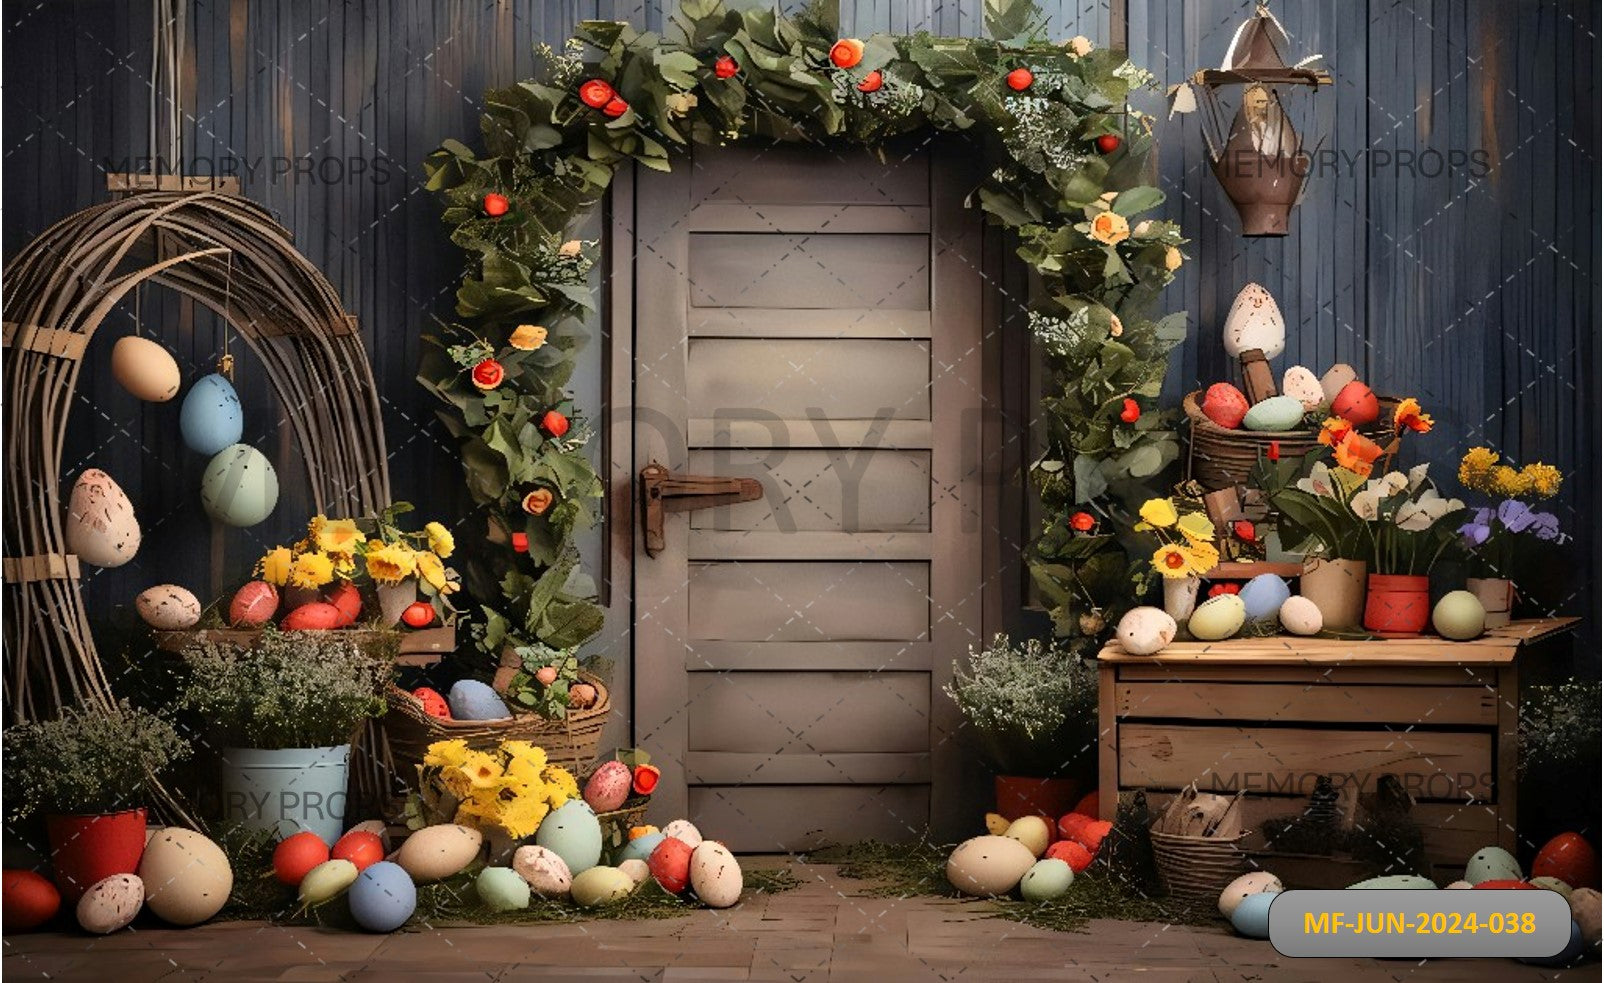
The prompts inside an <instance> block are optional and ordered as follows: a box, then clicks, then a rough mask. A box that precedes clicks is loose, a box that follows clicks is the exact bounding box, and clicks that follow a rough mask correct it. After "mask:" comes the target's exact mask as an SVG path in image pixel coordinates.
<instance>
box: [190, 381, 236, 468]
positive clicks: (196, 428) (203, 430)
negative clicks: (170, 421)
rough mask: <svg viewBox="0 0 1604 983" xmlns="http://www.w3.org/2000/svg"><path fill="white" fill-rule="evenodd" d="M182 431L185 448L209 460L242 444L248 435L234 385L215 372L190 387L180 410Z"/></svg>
mask: <svg viewBox="0 0 1604 983" xmlns="http://www.w3.org/2000/svg"><path fill="white" fill-rule="evenodd" d="M178 429H179V432H180V433H181V434H182V435H183V437H184V444H185V446H187V447H188V448H189V449H190V450H192V451H194V452H196V453H197V454H205V455H206V456H208V457H211V456H213V455H215V454H217V453H218V452H220V451H222V450H223V448H225V447H227V446H229V445H230V444H237V443H239V440H240V437H242V436H244V434H245V414H244V413H243V412H242V411H241V410H240V405H239V393H237V392H235V391H234V384H233V383H231V382H229V381H228V380H227V379H225V378H224V377H223V376H221V375H218V374H217V373H215V372H214V373H212V374H211V375H209V376H205V377H204V378H202V379H201V380H200V381H198V382H196V383H195V384H194V385H193V386H191V387H189V392H188V393H187V394H185V396H184V405H183V406H182V407H181V408H180V409H179V411H178Z"/></svg>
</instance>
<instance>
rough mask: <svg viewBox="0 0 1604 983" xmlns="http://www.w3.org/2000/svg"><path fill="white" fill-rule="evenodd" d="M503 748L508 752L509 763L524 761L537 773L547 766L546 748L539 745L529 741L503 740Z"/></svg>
mask: <svg viewBox="0 0 1604 983" xmlns="http://www.w3.org/2000/svg"><path fill="white" fill-rule="evenodd" d="M501 749H502V750H503V751H505V752H507V757H508V758H509V759H510V760H509V761H508V764H509V765H510V764H512V762H522V763H524V764H526V765H528V766H529V767H530V768H532V769H534V772H535V774H536V775H539V774H540V772H541V770H542V769H544V768H545V767H546V750H545V748H542V747H540V746H538V745H535V744H531V743H529V742H528V741H502V742H501Z"/></svg>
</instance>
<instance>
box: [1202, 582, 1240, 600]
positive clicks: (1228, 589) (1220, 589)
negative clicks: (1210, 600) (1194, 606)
mask: <svg viewBox="0 0 1604 983" xmlns="http://www.w3.org/2000/svg"><path fill="white" fill-rule="evenodd" d="M1240 593H1242V585H1241V584H1233V583H1231V582H1230V581H1226V582H1225V583H1223V584H1215V585H1214V586H1212V587H1210V588H1209V596H1210V597H1219V596H1220V595H1221V594H1240Z"/></svg>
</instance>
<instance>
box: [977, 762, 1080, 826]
mask: <svg viewBox="0 0 1604 983" xmlns="http://www.w3.org/2000/svg"><path fill="white" fill-rule="evenodd" d="M993 787H994V788H995V790H996V793H997V814H998V815H1000V816H1002V817H1003V818H1004V819H1006V820H1008V821H1009V822H1013V821H1014V820H1015V819H1018V818H1020V817H1021V816H1040V817H1042V818H1043V819H1045V820H1047V822H1048V825H1049V826H1053V827H1054V828H1056V825H1055V824H1056V823H1057V822H1058V817H1059V816H1062V815H1063V814H1064V813H1066V812H1069V811H1070V810H1072V809H1074V808H1075V803H1076V802H1078V801H1079V800H1080V795H1079V793H1080V783H1079V782H1077V781H1076V780H1075V779H1073V778H1030V777H1027V776H1024V775H998V776H997V777H996V779H995V780H994V782H993Z"/></svg>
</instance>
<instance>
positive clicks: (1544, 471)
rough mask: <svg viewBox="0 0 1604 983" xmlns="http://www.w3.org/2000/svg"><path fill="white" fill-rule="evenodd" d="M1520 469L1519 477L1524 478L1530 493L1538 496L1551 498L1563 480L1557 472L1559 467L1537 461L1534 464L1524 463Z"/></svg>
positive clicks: (1556, 493) (1557, 492) (1556, 492)
mask: <svg viewBox="0 0 1604 983" xmlns="http://www.w3.org/2000/svg"><path fill="white" fill-rule="evenodd" d="M1520 471H1521V477H1522V478H1524V479H1525V480H1526V484H1527V486H1528V487H1529V488H1530V489H1531V492H1530V494H1533V495H1536V496H1537V497H1538V498H1553V497H1554V496H1555V495H1558V494H1559V486H1560V483H1561V482H1562V481H1564V478H1563V477H1562V476H1561V475H1560V473H1559V468H1556V467H1554V466H1553V465H1552V464H1543V463H1542V462H1540V461H1539V462H1537V463H1535V464H1528V465H1526V466H1525V467H1524V468H1521V469H1520Z"/></svg>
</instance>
